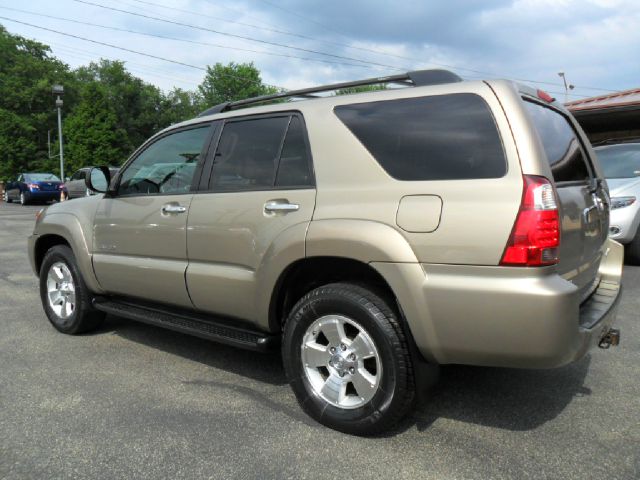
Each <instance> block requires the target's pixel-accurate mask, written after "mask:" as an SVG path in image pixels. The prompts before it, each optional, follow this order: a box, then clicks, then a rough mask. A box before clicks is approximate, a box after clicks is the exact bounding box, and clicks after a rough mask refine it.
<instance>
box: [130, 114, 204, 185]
mask: <svg viewBox="0 0 640 480" xmlns="http://www.w3.org/2000/svg"><path fill="white" fill-rule="evenodd" d="M208 133H209V125H206V126H203V127H199V128H193V129H190V130H182V131H179V132H176V133H172V134H170V135H167V136H165V137H162V138H161V139H159V140H158V141H156V142H154V143H152V144H151V145H150V146H149V147H147V149H146V150H144V151H143V152H142V153H141V154H140V155H138V156H137V157H136V158H135V160H133V162H132V163H130V164H129V165H128V166H127V169H126V170H125V171H124V172H123V174H122V177H121V179H120V185H119V187H118V195H154V194H175V193H188V192H189V191H190V190H191V184H192V182H193V176H194V174H195V171H196V166H197V164H198V161H199V160H200V155H201V152H202V147H203V146H204V142H205V140H206V139H207V135H208Z"/></svg>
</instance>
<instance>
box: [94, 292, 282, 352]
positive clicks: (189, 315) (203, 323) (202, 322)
mask: <svg viewBox="0 0 640 480" xmlns="http://www.w3.org/2000/svg"><path fill="white" fill-rule="evenodd" d="M92 303H93V306H94V308H95V309H96V310H100V311H102V312H105V313H108V314H111V315H115V316H118V317H124V318H128V319H130V320H135V321H138V322H143V323H148V324H151V325H156V326H159V327H163V328H167V329H169V330H174V331H176V332H181V333H186V334H188V335H193V336H196V337H200V338H204V339H206V340H213V341H215V342H219V343H225V344H227V345H232V346H236V347H240V348H245V349H248V350H255V351H259V352H266V351H270V350H273V349H274V348H276V347H277V346H278V345H279V344H280V336H279V335H272V334H268V333H265V332H260V331H258V330H250V329H246V328H239V327H237V326H232V325H228V324H226V323H225V322H224V320H222V319H218V318H216V317H211V316H208V315H207V316H205V315H202V314H199V313H193V312H187V311H179V310H172V309H169V308H166V309H165V308H164V307H157V306H155V305H154V306H147V305H143V304H137V303H135V302H130V301H126V300H119V299H111V298H108V299H107V298H103V297H95V298H94V299H93V301H92Z"/></svg>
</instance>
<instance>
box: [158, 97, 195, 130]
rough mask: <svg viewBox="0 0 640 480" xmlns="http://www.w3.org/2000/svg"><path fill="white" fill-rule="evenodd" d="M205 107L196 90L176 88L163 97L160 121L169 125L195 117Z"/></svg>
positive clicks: (163, 124) (164, 124)
mask: <svg viewBox="0 0 640 480" xmlns="http://www.w3.org/2000/svg"><path fill="white" fill-rule="evenodd" d="M204 109H205V106H204V105H203V102H202V98H201V97H200V95H198V94H197V93H196V92H190V91H188V90H183V89H181V88H174V89H173V90H171V91H170V92H169V93H167V94H166V95H165V96H164V98H163V99H162V105H161V108H160V119H159V122H160V124H161V125H162V126H169V125H172V124H174V123H178V122H182V121H184V120H188V119H190V118H193V117H195V116H197V115H198V114H199V113H200V112H201V111H202V110H204Z"/></svg>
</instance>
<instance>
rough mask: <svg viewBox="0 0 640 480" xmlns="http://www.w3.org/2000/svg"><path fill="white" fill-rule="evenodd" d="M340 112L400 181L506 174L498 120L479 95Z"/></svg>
mask: <svg viewBox="0 0 640 480" xmlns="http://www.w3.org/2000/svg"><path fill="white" fill-rule="evenodd" d="M335 112H336V115H337V116H338V118H340V120H342V122H343V123H344V124H345V125H346V126H347V127H348V128H349V130H351V132H352V133H353V134H354V135H355V136H356V137H357V138H358V140H360V142H362V144H363V145H364V146H365V147H366V148H367V150H369V152H370V153H371V154H372V155H373V157H374V158H375V159H376V160H377V161H378V163H380V165H381V166H382V168H384V169H385V170H386V171H387V173H388V174H389V175H391V176H392V177H394V178H396V179H398V180H459V179H472V178H497V177H502V176H503V175H504V174H505V173H506V171H507V163H506V159H505V156H504V151H503V149H502V143H501V141H500V136H499V134H498V130H497V128H496V124H495V122H494V120H493V116H492V115H491V111H490V110H489V107H488V105H487V104H486V103H485V101H484V100H483V99H482V98H480V97H479V96H477V95H474V94H470V93H460V94H452V95H438V96H430V97H420V98H406V99H399V100H389V101H383V102H371V103H360V104H355V105H344V106H339V107H336V108H335Z"/></svg>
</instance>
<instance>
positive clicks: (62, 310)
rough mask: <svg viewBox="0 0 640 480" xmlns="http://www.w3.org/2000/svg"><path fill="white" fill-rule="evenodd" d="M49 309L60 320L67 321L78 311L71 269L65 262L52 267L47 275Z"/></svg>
mask: <svg viewBox="0 0 640 480" xmlns="http://www.w3.org/2000/svg"><path fill="white" fill-rule="evenodd" d="M47 297H48V299H49V307H51V310H53V312H54V313H55V314H56V315H57V316H58V317H60V318H62V319H67V318H69V317H70V316H71V315H73V312H74V311H75V309H76V289H75V284H74V282H73V276H72V275H71V271H70V270H69V267H68V266H67V265H66V264H65V263H63V262H56V263H54V264H53V265H51V268H49V272H48V273H47Z"/></svg>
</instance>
